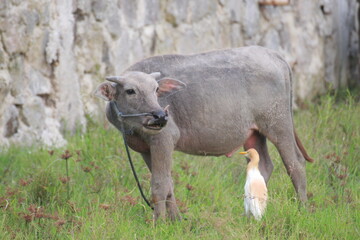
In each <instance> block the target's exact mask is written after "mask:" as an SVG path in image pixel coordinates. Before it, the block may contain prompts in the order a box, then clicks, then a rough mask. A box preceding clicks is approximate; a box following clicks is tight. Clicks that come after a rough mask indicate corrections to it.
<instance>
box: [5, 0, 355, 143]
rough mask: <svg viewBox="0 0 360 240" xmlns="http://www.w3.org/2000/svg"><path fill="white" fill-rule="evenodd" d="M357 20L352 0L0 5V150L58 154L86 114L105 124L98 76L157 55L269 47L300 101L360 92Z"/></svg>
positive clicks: (38, 0) (76, 0) (10, 1)
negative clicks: (287, 68)
mask: <svg viewBox="0 0 360 240" xmlns="http://www.w3.org/2000/svg"><path fill="white" fill-rule="evenodd" d="M260 2H266V1H263V0H261V1H260ZM273 2H277V1H273ZM279 2H284V1H283V0H282V1H280V0H279ZM285 2H286V1H285ZM357 11H358V3H357V1H356V0H301V1H300V0H292V1H291V3H290V4H287V5H279V6H273V5H263V4H260V3H259V2H258V1H257V0H200V1H195V0H52V1H48V0H27V1H21V0H1V1H0V37H1V41H0V146H1V145H7V144H9V143H22V144H32V143H35V142H43V143H45V144H49V145H58V146H60V145H63V144H64V143H65V140H64V139H63V136H62V133H63V132H64V131H67V130H68V131H74V130H75V129H77V128H79V127H80V128H83V129H85V128H86V119H85V114H89V115H90V116H91V117H94V118H96V119H101V116H103V105H104V104H103V102H101V101H98V100H97V99H94V98H93V97H92V96H91V92H92V91H93V90H94V88H95V86H96V85H97V84H98V83H99V82H101V81H102V80H103V79H104V76H105V75H107V74H120V73H121V72H122V71H123V70H124V69H125V68H126V67H127V66H129V65H130V64H131V63H133V62H135V61H138V60H140V59H142V58H144V57H148V56H151V55H156V54H166V53H185V54H187V53H195V52H201V51H208V50H212V49H219V48H229V47H239V46H245V45H253V44H258V45H263V46H266V47H269V48H273V49H275V50H278V51H279V52H280V53H282V54H283V55H284V57H285V58H286V59H287V61H288V62H289V63H290V64H291V66H292V68H293V72H294V79H295V84H294V92H295V97H296V98H297V99H298V100H299V101H301V100H304V99H305V98H311V97H313V96H315V95H316V94H319V93H323V92H325V91H326V89H327V88H328V86H329V84H331V85H332V86H333V87H334V88H338V87H340V86H347V85H349V84H356V83H357V84H358V83H359V69H358V66H359V51H358V46H359V45H358V40H359V39H358V29H359V25H358V24H359V23H358V20H357Z"/></svg>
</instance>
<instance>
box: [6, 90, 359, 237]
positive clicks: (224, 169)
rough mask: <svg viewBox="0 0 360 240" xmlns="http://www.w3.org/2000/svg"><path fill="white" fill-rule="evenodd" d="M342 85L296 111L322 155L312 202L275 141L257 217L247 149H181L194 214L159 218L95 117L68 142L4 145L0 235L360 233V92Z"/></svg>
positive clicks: (312, 147)
mask: <svg viewBox="0 0 360 240" xmlns="http://www.w3.org/2000/svg"><path fill="white" fill-rule="evenodd" d="M343 95H346V96H345V97H337V95H335V96H334V95H327V96H324V97H321V98H319V99H318V100H317V103H316V104H314V103H308V105H307V107H306V110H301V111H298V112H296V113H295V126H296V129H297V132H298V135H299V137H300V139H301V140H302V142H303V144H304V145H305V147H306V149H307V150H308V153H309V154H310V156H311V157H313V158H314V159H315V163H313V164H307V179H308V196H309V202H308V203H307V205H306V206H299V203H298V202H297V200H296V195H295V192H294V189H293V186H292V184H291V182H290V178H289V177H288V175H287V174H286V171H285V168H284V166H283V164H282V162H281V159H280V158H279V155H278V153H277V151H276V149H275V148H274V147H273V146H272V145H271V144H269V147H270V155H271V157H272V159H273V161H274V166H275V168H274V172H273V174H272V177H271V179H270V182H269V185H268V189H269V202H268V208H267V211H266V214H265V216H264V218H263V219H262V220H261V221H259V222H257V221H255V220H253V219H247V218H246V217H244V216H243V213H244V210H243V197H242V196H243V186H244V182H245V166H246V161H245V159H244V158H243V157H242V156H240V155H236V154H235V156H234V157H232V158H226V157H217V158H216V157H194V156H190V155H185V154H182V153H175V154H174V167H173V177H174V182H175V194H176V198H177V200H178V205H179V207H180V209H181V212H182V215H183V217H185V218H186V219H187V220H183V221H181V222H175V223H161V224H158V225H157V226H154V225H153V222H152V211H151V209H149V208H148V207H147V206H146V205H144V202H143V201H142V199H141V198H140V197H139V193H138V190H137V188H136V184H135V181H134V179H133V176H132V174H131V171H130V167H129V164H128V162H127V159H126V155H125V152H124V146H123V143H122V139H121V136H120V134H119V133H118V132H117V131H115V130H113V129H112V128H111V129H108V130H106V129H104V128H103V127H102V126H98V125H96V124H93V123H91V122H90V124H89V129H88V132H87V133H86V134H85V135H80V134H79V135H76V136H73V137H69V138H68V141H69V144H68V146H67V147H66V148H64V149H41V148H40V149H39V148H17V147H11V148H10V149H8V150H6V151H5V150H2V151H1V152H0V183H1V184H0V239H360V176H359V167H358V166H359V165H358V163H359V160H360V124H359V123H360V103H359V99H357V98H359V95H356V94H355V93H353V94H350V93H345V94H343ZM354 96H356V97H354ZM132 156H133V158H134V162H135V167H136V169H137V171H138V174H139V177H140V179H141V182H142V185H143V187H144V189H145V192H146V194H147V195H148V196H149V195H150V185H149V179H150V173H149V172H148V170H147V168H146V167H145V164H144V163H143V161H142V159H141V157H140V155H138V154H136V153H134V152H132ZM67 169H68V171H67Z"/></svg>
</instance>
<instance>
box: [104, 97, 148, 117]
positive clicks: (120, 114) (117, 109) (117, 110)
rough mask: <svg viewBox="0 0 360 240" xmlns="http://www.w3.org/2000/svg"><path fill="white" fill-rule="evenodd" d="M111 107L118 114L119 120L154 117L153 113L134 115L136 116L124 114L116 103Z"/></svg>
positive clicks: (112, 103)
mask: <svg viewBox="0 0 360 240" xmlns="http://www.w3.org/2000/svg"><path fill="white" fill-rule="evenodd" d="M110 107H111V109H112V110H114V112H115V113H116V116H117V117H118V118H120V117H121V118H128V117H142V116H152V115H153V114H152V113H134V114H124V113H122V112H121V111H120V110H119V107H118V105H117V103H116V102H115V101H111V102H110Z"/></svg>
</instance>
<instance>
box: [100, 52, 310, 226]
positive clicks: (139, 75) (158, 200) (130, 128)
mask: <svg viewBox="0 0 360 240" xmlns="http://www.w3.org/2000/svg"><path fill="white" fill-rule="evenodd" d="M107 80H108V81H109V82H104V83H102V84H100V85H99V86H98V87H97V89H96V91H95V94H96V95H97V96H99V97H101V98H103V99H105V100H106V101H115V102H116V103H117V105H118V106H119V108H120V109H121V111H122V112H123V113H126V114H136V113H150V114H148V115H146V116H139V117H133V118H125V119H123V120H119V119H118V118H117V117H116V114H115V113H114V110H113V108H110V107H109V104H107V108H106V115H107V118H108V120H109V121H110V122H111V123H112V124H113V125H114V126H115V127H117V128H118V129H119V130H120V129H121V124H120V121H122V122H123V124H124V127H125V134H126V138H127V141H128V144H129V146H130V147H131V148H132V149H133V150H135V151H137V152H139V153H141V155H142V157H143V158H144V160H145V162H146V164H147V166H148V168H149V169H150V171H151V173H152V176H151V191H152V202H153V204H154V218H155V219H158V218H165V217H166V212H167V214H168V215H167V216H168V217H169V218H171V219H172V220H174V219H178V218H180V216H179V211H178V208H177V205H176V201H175V195H174V186H173V181H172V177H171V166H172V153H173V151H174V150H177V151H181V152H184V153H189V154H195V155H209V156H221V155H226V156H228V157H230V156H231V155H232V154H233V153H234V152H235V151H237V150H238V149H239V148H240V147H242V146H243V147H244V148H245V150H246V149H250V148H255V149H256V150H257V151H258V152H259V155H260V159H261V161H260V166H259V168H260V171H261V173H262V175H263V176H264V178H265V181H266V182H267V181H268V180H269V177H270V175H271V172H272V170H273V164H272V161H271V159H270V156H269V154H268V149H267V146H266V139H267V138H268V139H269V140H270V141H271V142H272V143H273V144H274V145H275V146H276V148H277V150H278V151H279V153H280V155H281V158H282V160H283V163H284V165H285V167H286V169H287V172H288V174H289V175H290V177H291V180H292V182H293V185H294V187H295V190H296V192H297V194H298V197H299V199H300V200H301V201H306V200H307V196H306V174H305V159H306V160H308V161H312V159H311V158H310V157H309V156H308V155H307V153H306V151H305V149H304V148H303V146H302V144H301V142H300V140H299V139H298V137H297V136H296V134H295V131H294V125H293V116H292V76H291V70H290V68H289V65H288V64H287V63H286V61H285V60H284V59H283V58H282V57H281V56H280V55H279V54H277V53H276V52H274V51H272V50H269V49H266V48H263V47H259V46H251V47H242V48H236V49H228V50H218V51H211V52H205V53H200V54H194V55H163V56H155V57H150V58H147V59H144V60H142V61H140V62H138V63H135V64H134V65H132V66H131V67H129V68H128V69H127V70H126V71H125V72H124V73H123V74H122V75H121V76H114V77H108V78H107ZM167 105H169V106H170V108H169V110H167V109H164V108H165V106H167Z"/></svg>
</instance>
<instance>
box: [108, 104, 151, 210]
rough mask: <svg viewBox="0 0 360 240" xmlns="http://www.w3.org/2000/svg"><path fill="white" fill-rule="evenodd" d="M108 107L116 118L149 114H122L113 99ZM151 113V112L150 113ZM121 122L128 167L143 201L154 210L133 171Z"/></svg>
mask: <svg viewBox="0 0 360 240" xmlns="http://www.w3.org/2000/svg"><path fill="white" fill-rule="evenodd" d="M110 107H111V108H112V109H113V110H114V111H115V113H116V115H117V117H118V118H123V117H138V116H145V115H149V114H150V113H140V114H128V115H124V114H122V112H120V111H119V108H118V106H117V104H116V102H115V101H111V102H110ZM150 115H151V114H150ZM120 123H121V133H122V136H123V139H124V145H125V149H126V154H127V157H128V160H129V163H130V167H131V171H132V173H133V175H134V178H135V181H136V183H137V186H138V189H139V192H140V195H141V197H142V198H143V199H144V201H145V202H146V204H147V205H148V206H149V207H150V208H151V209H152V210H154V207H152V206H151V204H150V202H149V200H147V198H146V197H145V194H144V192H143V190H142V187H141V185H140V181H139V178H138V176H137V174H136V171H135V167H134V164H133V162H132V159H131V155H130V150H129V146H128V144H127V141H126V136H125V128H124V123H123V121H120Z"/></svg>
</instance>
